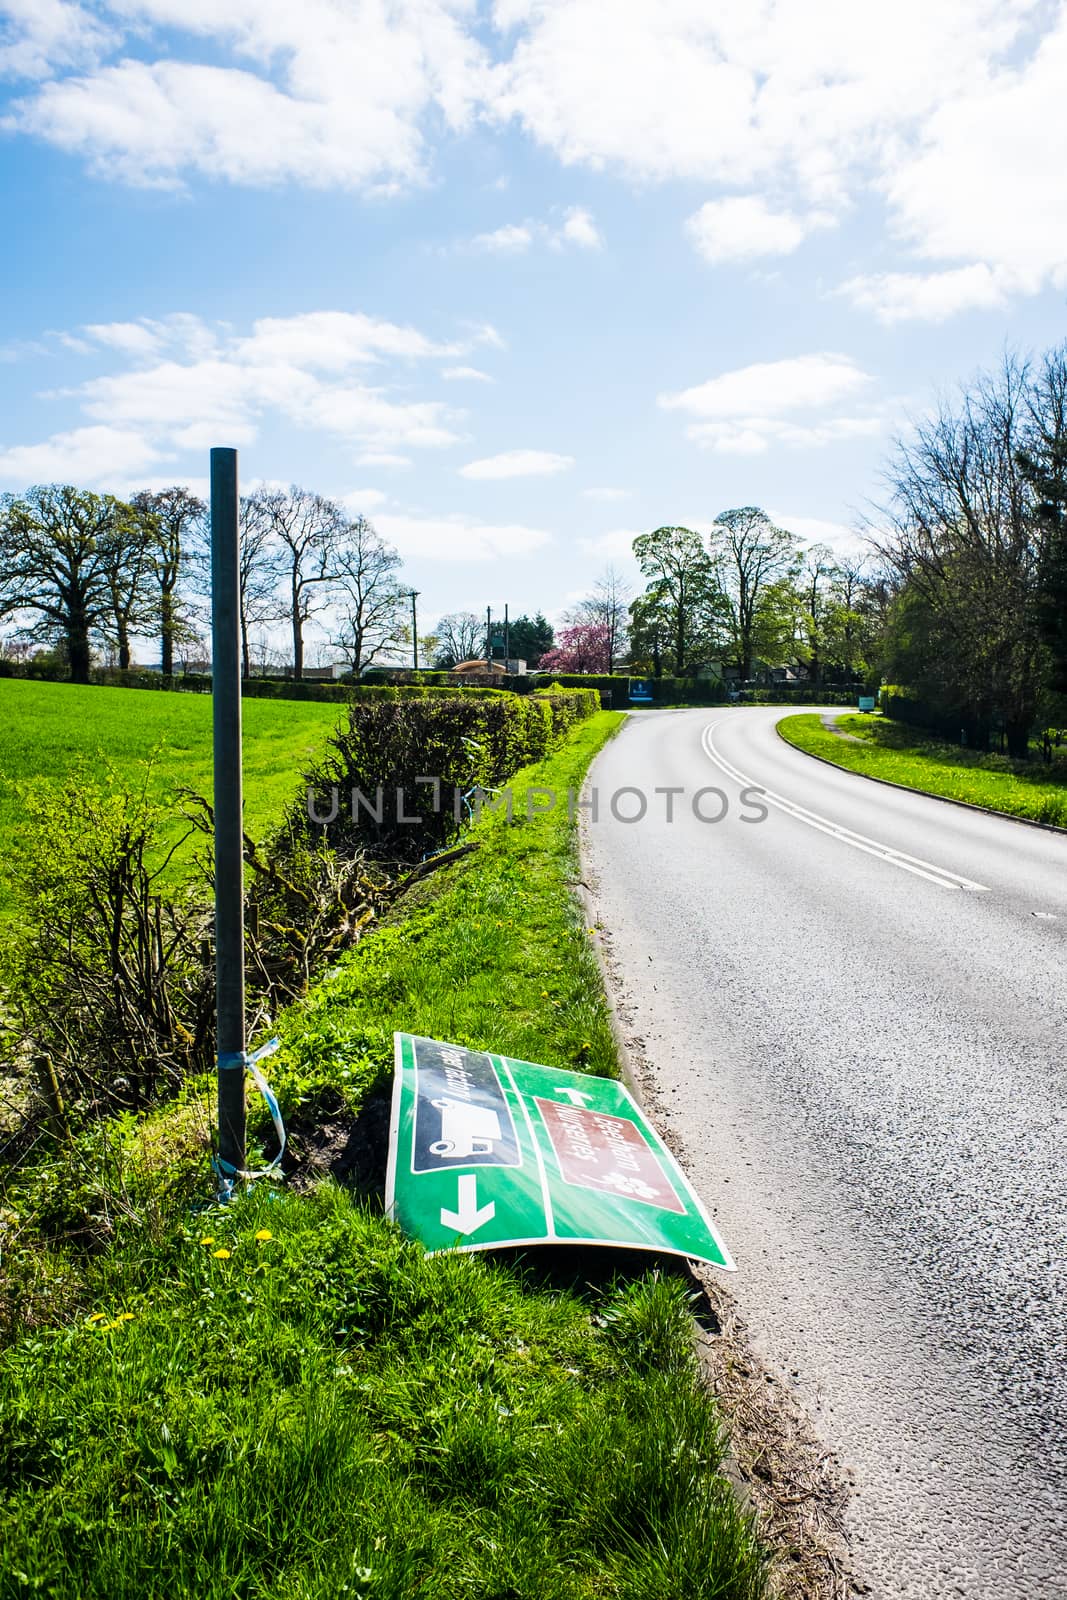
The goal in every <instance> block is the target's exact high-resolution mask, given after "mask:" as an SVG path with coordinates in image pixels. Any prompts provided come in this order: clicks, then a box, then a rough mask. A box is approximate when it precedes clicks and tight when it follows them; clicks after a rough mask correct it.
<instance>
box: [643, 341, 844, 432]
mask: <svg viewBox="0 0 1067 1600" xmlns="http://www.w3.org/2000/svg"><path fill="white" fill-rule="evenodd" d="M870 382H871V379H870V377H869V375H868V374H867V373H866V372H864V371H862V369H861V368H860V367H858V366H857V365H856V363H855V362H854V361H853V360H852V358H851V357H850V356H842V355H833V354H829V353H827V354H819V355H809V356H792V357H789V358H787V359H786V360H784V361H757V362H754V363H753V365H752V366H749V367H738V368H737V369H736V370H735V371H733V372H724V373H721V374H720V376H719V377H717V378H709V379H708V381H707V383H701V384H698V385H696V387H694V388H692V389H683V390H682V391H681V393H679V394H664V395H661V396H660V399H659V403H660V405H661V406H663V407H664V409H665V410H668V411H688V412H691V413H692V414H693V415H694V416H698V417H734V416H737V415H738V414H746V413H751V412H757V411H758V412H759V413H760V415H762V416H780V415H781V414H782V413H784V412H787V411H795V410H797V409H798V408H799V407H804V406H807V407H821V406H826V405H830V404H832V403H833V402H834V401H837V400H842V399H845V398H847V397H849V396H851V395H854V394H856V393H857V391H859V390H860V389H863V388H865V387H866V386H867V384H869V383H870Z"/></svg>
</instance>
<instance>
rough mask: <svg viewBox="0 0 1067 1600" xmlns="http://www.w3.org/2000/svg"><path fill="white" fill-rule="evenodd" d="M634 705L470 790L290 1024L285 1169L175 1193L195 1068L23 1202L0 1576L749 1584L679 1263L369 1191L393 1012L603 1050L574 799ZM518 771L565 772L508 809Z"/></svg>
mask: <svg viewBox="0 0 1067 1600" xmlns="http://www.w3.org/2000/svg"><path fill="white" fill-rule="evenodd" d="M621 720H622V719H621V717H619V716H618V715H616V714H613V713H600V714H599V715H597V716H594V717H593V718H591V719H589V720H588V721H585V722H582V723H580V724H579V725H578V726H577V727H576V728H575V729H574V730H573V732H572V733H571V735H570V737H569V738H568V739H567V741H566V743H565V744H564V745H563V747H562V748H561V749H559V750H558V751H556V752H555V753H554V754H553V755H552V756H551V757H549V758H548V759H547V760H545V761H543V762H541V763H539V764H538V765H537V766H536V767H532V768H527V769H524V770H523V771H522V772H520V773H518V774H517V775H516V776H515V777H514V778H513V779H512V781H511V786H510V787H511V790H512V795H513V815H512V820H511V822H510V823H509V821H508V819H507V816H506V815H505V814H504V813H503V811H501V812H498V813H493V814H486V815H484V816H483V817H482V819H481V821H480V822H479V823H478V824H477V825H476V827H475V829H474V830H473V832H472V834H471V837H470V842H472V843H473V844H475V846H476V847H475V848H474V849H473V850H471V851H470V852H468V853H467V854H465V855H463V856H462V857H461V858H459V859H458V860H454V861H452V862H450V863H448V864H446V865H442V866H440V867H438V868H437V870H435V871H424V872H423V874H422V875H420V876H418V877H417V878H416V879H415V880H414V881H413V882H412V885H411V887H410V888H409V889H408V892H407V893H406V895H405V896H404V898H403V899H402V901H401V902H400V903H399V904H398V905H397V906H395V907H394V908H393V911H392V912H391V914H390V916H389V918H388V920H387V921H386V923H385V924H384V925H382V926H381V927H379V928H377V929H375V930H374V931H373V932H372V933H370V934H368V935H367V936H366V938H365V939H364V940H363V941H362V942H361V943H360V944H359V945H358V946H356V947H355V948H354V949H353V950H352V951H350V952H349V953H348V954H347V955H346V956H345V957H344V958H343V959H342V960H341V962H340V963H339V965H338V967H337V968H336V969H335V970H334V971H333V972H332V973H331V974H330V975H328V977H327V978H326V979H325V980H324V981H323V982H322V983H320V984H319V985H318V986H317V988H316V989H314V990H313V992H312V993H311V994H310V996H309V997H308V998H307V1000H306V1001H305V1002H303V1003H302V1004H301V1005H300V1006H298V1007H294V1008H292V1009H291V1010H290V1011H289V1012H288V1013H287V1014H286V1015H285V1016H283V1017H282V1018H281V1019H280V1023H279V1026H278V1029H277V1031H278V1032H279V1033H280V1035H281V1038H282V1041H283V1043H282V1049H281V1051H280V1052H279V1054H278V1055H277V1056H276V1057H275V1058H274V1060H273V1062H272V1064H271V1066H272V1071H271V1076H272V1078H273V1079H274V1081H275V1084H276V1087H277V1089H278V1092H279V1095H280V1097H281V1100H282V1104H283V1107H284V1109H285V1111H286V1115H287V1118H288V1119H289V1120H290V1122H291V1124H292V1130H293V1132H292V1143H293V1149H294V1154H295V1159H296V1163H297V1165H296V1168H295V1170H294V1172H293V1178H292V1183H291V1184H290V1185H282V1184H272V1183H270V1182H269V1181H265V1182H261V1183H260V1184H258V1185H257V1186H256V1187H255V1189H254V1192H252V1193H250V1194H248V1195H246V1196H243V1197H242V1198H240V1199H239V1200H238V1201H236V1202H235V1203H233V1204H231V1205H230V1206H228V1207H226V1208H217V1207H213V1208H209V1209H206V1210H201V1211H199V1212H197V1211H196V1210H195V1209H194V1206H195V1199H196V1196H197V1195H198V1194H202V1193H203V1191H204V1189H205V1175H204V1174H205V1166H204V1149H203V1144H204V1137H203V1135H204V1118H205V1107H206V1105H207V1104H208V1102H209V1095H208V1086H207V1085H205V1084H202V1083H201V1084H199V1085H193V1086H190V1087H189V1089H188V1090H187V1091H186V1093H185V1094H184V1095H183V1096H182V1098H181V1099H180V1100H179V1101H177V1102H175V1103H173V1104H171V1105H170V1106H169V1107H167V1108H165V1109H163V1110H160V1111H157V1112H156V1113H154V1114H153V1115H152V1116H151V1117H149V1118H148V1119H146V1120H142V1121H139V1122H135V1121H134V1120H133V1119H132V1118H129V1119H124V1120H116V1121H114V1122H113V1123H112V1124H110V1125H108V1126H106V1127H105V1128H97V1129H95V1130H93V1131H92V1132H91V1133H87V1134H86V1135H84V1136H82V1137H81V1139H80V1141H79V1140H76V1141H75V1142H74V1143H73V1144H72V1145H71V1146H70V1147H68V1148H66V1149H65V1150H60V1149H57V1151H56V1153H55V1158H54V1160H52V1161H51V1162H49V1163H46V1164H44V1165H39V1166H38V1167H37V1168H36V1169H35V1172H34V1175H33V1178H32V1181H30V1180H27V1186H26V1188H25V1191H24V1193H23V1194H21V1195H20V1196H14V1197H12V1200H11V1201H9V1205H10V1206H11V1209H10V1210H9V1212H8V1213H6V1214H5V1215H4V1217H3V1218H2V1219H0V1222H2V1225H3V1228H4V1230H5V1231H6V1234H7V1238H8V1240H9V1241H10V1248H9V1250H8V1251H7V1252H6V1255H5V1259H4V1264H3V1269H2V1270H3V1273H4V1275H5V1276H6V1278H7V1280H8V1282H7V1283H6V1284H4V1285H3V1287H4V1290H5V1295H6V1297H7V1300H8V1303H9V1305H12V1304H14V1301H15V1300H17V1301H18V1303H19V1306H20V1311H21V1316H22V1325H21V1327H20V1328H19V1329H18V1330H16V1329H15V1327H14V1326H13V1325H12V1326H9V1333H8V1346H7V1349H6V1350H5V1351H4V1352H3V1354H2V1355H0V1461H2V1462H3V1463H4V1465H3V1467H2V1469H0V1472H2V1475H3V1479H4V1483H5V1496H4V1499H3V1504H2V1507H0V1600H6V1596H8V1595H11V1596H16V1595H17V1596H23V1595H28V1594H34V1593H38V1594H47V1595H51V1596H56V1597H61V1600H66V1597H68V1596H70V1597H71V1600H73V1597H75V1596H77V1597H79V1600H80V1597H83V1596H85V1595H90V1594H92V1595H97V1594H99V1595H102V1596H103V1595H106V1596H108V1597H109V1600H112V1597H114V1600H125V1597H127V1596H129V1597H130V1600H132V1597H133V1596H134V1595H136V1596H137V1597H138V1600H141V1597H143V1596H145V1595H160V1596H162V1595H167V1596H168V1597H172V1596H174V1597H177V1596H185V1595H193V1594H196V1595H197V1596H205V1597H214V1596H219V1597H222V1596H239V1597H241V1600H246V1597H247V1600H268V1597H269V1600H335V1597H337V1596H341V1595H344V1596H358V1597H362V1600H381V1597H390V1600H394V1597H395V1600H401V1597H404V1600H408V1597H414V1596H433V1597H435V1600H438V1597H440V1600H452V1597H455V1600H468V1597H473V1596H477V1597H479V1600H480V1597H486V1600H492V1597H495V1600H525V1597H527V1596H529V1597H531V1600H534V1597H536V1600H593V1597H596V1600H602V1597H605V1600H608V1597H619V1600H675V1597H678V1596H685V1597H686V1600H690V1597H692V1600H703V1597H708V1600H710V1597H711V1596H713V1595H714V1596H716V1597H725V1600H749V1597H752V1600H755V1597H757V1596H759V1595H761V1594H763V1593H764V1592H765V1587H766V1581H767V1571H768V1563H767V1556H766V1553H765V1551H764V1550H763V1549H762V1548H761V1546H760V1544H759V1542H758V1540H757V1538H756V1536H755V1533H754V1529H753V1525H752V1520H751V1517H750V1516H749V1515H748V1514H747V1513H746V1512H744V1511H743V1510H742V1509H741V1508H740V1507H739V1505H738V1503H737V1500H736V1499H735V1497H734V1494H733V1491H732V1490H731V1488H730V1487H729V1485H728V1483H727V1481H726V1479H725V1477H724V1476H723V1473H722V1463H723V1458H724V1451H725V1440H724V1436H723V1432H722V1428H721V1423H720V1420H719V1418H718V1415H717V1413H716V1410H715V1407H714V1405H713V1403H712V1401H711V1399H710V1398H709V1396H708V1394H707V1393H706V1391H705V1389H704V1388H703V1386H702V1384H701V1381H700V1378H699V1374H698V1370H697V1366H696V1361H695V1356H694V1353H693V1339H692V1323H691V1320H690V1315H689V1305H688V1299H687V1294H686V1290H685V1286H684V1281H683V1280H681V1279H680V1278H678V1277H674V1276H670V1275H664V1276H655V1275H645V1276H643V1277H637V1278H634V1277H629V1278H625V1279H624V1278H622V1277H620V1278H618V1279H616V1280H614V1281H613V1280H612V1278H611V1276H610V1272H611V1269H610V1267H609V1268H605V1267H604V1266H603V1263H602V1262H601V1261H599V1259H598V1261H597V1262H596V1263H594V1262H593V1261H592V1260H591V1259H590V1260H588V1261H585V1262H583V1267H582V1273H581V1276H582V1277H583V1278H585V1279H587V1280H588V1281H585V1282H582V1283H580V1284H579V1285H578V1286H574V1285H573V1284H572V1283H568V1284H567V1285H566V1286H561V1285H560V1282H559V1281H553V1280H552V1279H551V1278H549V1277H548V1276H547V1275H546V1274H545V1273H543V1272H541V1271H539V1270H538V1265H537V1261H536V1256H535V1255H531V1256H529V1257H527V1258H526V1260H525V1261H523V1260H514V1259H504V1258H501V1259H494V1260H490V1259H487V1258H482V1257H479V1256H477V1255H442V1256H435V1257H430V1258H427V1257H426V1256H424V1254H423V1253H422V1251H421V1249H420V1248H419V1247H418V1246H417V1245H415V1244H413V1243H412V1242H410V1241H409V1240H407V1239H405V1238H404V1237H403V1236H402V1235H401V1234H400V1232H399V1230H398V1229H396V1228H395V1227H394V1226H393V1225H392V1224H390V1223H388V1222H387V1221H386V1220H385V1219H384V1217H383V1215H382V1211H381V1198H380V1170H379V1168H380V1165H382V1164H384V1149H383V1148H382V1145H383V1140H384V1127H385V1123H386V1117H385V1114H384V1110H383V1107H384V1097H385V1091H386V1087H387V1084H388V1080H389V1076H390V1073H391V1070H392V1033H393V1030H394V1028H398V1029H403V1030H406V1031H410V1032H414V1033H420V1034H425V1035H430V1036H434V1037H438V1038H446V1039H450V1040H453V1041H455V1042H457V1043H460V1044H467V1045H470V1046H472V1047H474V1048H485V1047H492V1049H494V1050H495V1051H499V1052H503V1053H506V1054H508V1055H511V1056H517V1057H521V1058H524V1059H527V1060H533V1061H541V1062H544V1063H546V1064H547V1065H550V1066H559V1067H569V1068H578V1069H584V1070H587V1071H593V1072H600V1073H607V1074H610V1073H613V1072H614V1071H615V1070H616V1067H617V1063H616V1057H615V1048H614V1043H613V1038H612V1032H611V1027H610V1020H609V1015H608V1011H607V1006H606V1002H605V999H604V995H603V990H602V987H601V981H600V976H599V971H598V967H597V962H596V956H595V950H594V941H595V938H596V933H595V930H592V931H591V930H590V929H589V928H588V926H587V924H586V923H585V921H584V919H583V916H582V912H581V908H580V905H579V903H578V901H577V900H576V898H575V896H574V893H573V884H574V880H575V879H576V878H577V875H578V873H577V862H576V854H575V837H574V828H573V825H572V824H571V822H570V820H569V816H568V807H567V792H568V790H571V791H576V790H577V789H578V788H579V787H580V784H581V781H582V778H583V776H584V773H585V770H586V768H587V766H588V763H589V761H590V760H591V759H592V757H593V755H594V754H595V753H596V750H597V749H599V748H600V746H601V745H602V744H603V742H604V741H605V740H606V739H607V738H608V737H610V736H611V734H612V733H613V732H614V731H615V729H616V727H617V726H618V724H619V723H620V722H621ZM530 787H536V788H537V789H538V790H539V791H543V790H546V789H548V790H552V791H553V792H554V793H555V794H556V796H557V797H558V798H557V802H556V805H555V806H554V808H553V809H552V810H550V811H547V812H541V813H540V814H537V815H534V816H532V817H531V818H529V819H528V817H527V809H526V799H525V795H526V790H527V789H528V788H530ZM538 804H539V805H543V804H544V798H543V796H542V795H539V796H538ZM253 1129H254V1131H258V1133H259V1135H260V1137H265V1136H266V1127H265V1124H264V1123H263V1122H257V1121H256V1120H255V1119H254V1120H253ZM379 1158H380V1160H379ZM331 1172H332V1173H333V1175H334V1176H333V1177H331V1176H330V1175H329V1174H330V1173H331ZM319 1175H321V1176H319ZM316 1178H317V1179H318V1181H312V1180H313V1179H316ZM338 1178H339V1179H340V1180H341V1181H340V1182H338V1181H336V1180H337V1179H338ZM79 1216H80V1217H83V1218H84V1219H85V1228H86V1235H87V1243H86V1245H85V1247H84V1248H81V1249H79V1248H78V1247H77V1246H76V1244H72V1243H71V1242H70V1241H71V1239H72V1238H73V1237H74V1236H75V1234H76V1224H77V1221H78V1218H79ZM31 1219H32V1229H31V1228H30V1227H29V1223H30V1221H31ZM90 1235H91V1239H90ZM60 1239H62V1240H63V1241H64V1242H63V1243H62V1244H60V1243H59V1242H58V1241H59V1240H60ZM49 1241H51V1243H50V1242H49Z"/></svg>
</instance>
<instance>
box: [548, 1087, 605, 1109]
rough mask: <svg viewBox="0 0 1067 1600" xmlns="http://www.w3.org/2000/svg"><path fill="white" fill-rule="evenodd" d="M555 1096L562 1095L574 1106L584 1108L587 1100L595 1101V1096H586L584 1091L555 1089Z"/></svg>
mask: <svg viewBox="0 0 1067 1600" xmlns="http://www.w3.org/2000/svg"><path fill="white" fill-rule="evenodd" d="M552 1093H553V1094H561V1095H563V1097H564V1099H566V1100H569V1101H570V1103H571V1105H572V1106H583V1105H584V1104H585V1102H586V1101H587V1100H593V1099H595V1098H596V1096H595V1095H591V1094H586V1092H585V1090H584V1089H553V1091H552Z"/></svg>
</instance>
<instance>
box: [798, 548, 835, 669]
mask: <svg viewBox="0 0 1067 1600" xmlns="http://www.w3.org/2000/svg"><path fill="white" fill-rule="evenodd" d="M837 575H838V567H837V563H836V560H835V557H834V553H833V551H832V550H831V549H830V547H829V545H826V544H814V545H812V547H811V549H810V550H808V551H806V552H805V555H804V561H803V565H802V566H801V569H800V572H799V573H798V575H797V579H796V593H797V600H798V602H799V605H798V617H797V619H798V623H799V630H798V631H799V635H800V643H801V646H802V648H803V650H804V651H805V653H806V657H807V661H806V665H807V669H808V677H809V678H810V680H811V682H812V683H813V684H814V685H816V686H818V685H819V684H821V683H822V679H823V672H824V669H825V666H826V656H827V653H828V651H829V648H830V636H831V630H832V626H833V622H834V611H835V601H834V583H835V582H836V579H837Z"/></svg>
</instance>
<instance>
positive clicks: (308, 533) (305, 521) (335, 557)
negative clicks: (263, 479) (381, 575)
mask: <svg viewBox="0 0 1067 1600" xmlns="http://www.w3.org/2000/svg"><path fill="white" fill-rule="evenodd" d="M251 498H252V499H253V500H255V501H256V503H257V507H258V508H259V510H260V512H261V514H262V516H263V517H264V519H265V521H266V525H267V528H268V530H269V535H270V537H271V538H272V539H273V540H274V542H275V543H276V545H277V546H279V547H280V560H281V567H282V571H283V574H284V582H285V586H286V589H287V591H288V605H287V612H288V615H289V619H290V622H291V625H292V631H293V677H294V678H302V677H303V675H304V630H305V628H306V626H307V624H308V622H309V621H310V620H311V618H312V617H313V616H315V615H317V614H318V613H321V612H322V611H324V610H325V609H326V607H327V606H328V605H329V603H330V600H331V598H332V595H333V591H334V590H335V589H336V585H337V582H338V580H339V578H340V576H341V569H340V549H341V543H342V540H343V539H344V537H345V534H346V532H347V524H346V522H345V518H344V514H343V513H342V511H341V509H340V507H339V506H336V505H334V503H333V501H332V500H326V499H325V498H324V497H323V496H322V495H319V494H312V493H310V491H309V490H307V489H301V488H298V487H297V485H296V484H293V485H292V486H291V487H290V488H289V489H271V490H257V492H256V494H255V495H253V496H252V497H251Z"/></svg>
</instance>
